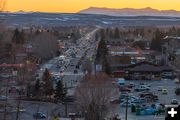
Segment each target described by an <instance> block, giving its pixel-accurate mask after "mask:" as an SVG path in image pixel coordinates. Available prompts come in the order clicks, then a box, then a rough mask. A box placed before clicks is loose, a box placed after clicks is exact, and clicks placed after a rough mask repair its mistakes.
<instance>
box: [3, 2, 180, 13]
mask: <svg viewBox="0 0 180 120" xmlns="http://www.w3.org/2000/svg"><path fill="white" fill-rule="evenodd" d="M89 7H106V8H116V9H118V8H145V7H151V8H154V9H158V10H169V9H174V10H178V11H180V0H7V6H6V10H7V11H11V12H15V11H19V10H23V11H34V12H36V11H39V12H65V13H76V12H78V11H80V10H82V9H86V8H89Z"/></svg>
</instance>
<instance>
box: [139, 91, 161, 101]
mask: <svg viewBox="0 0 180 120" xmlns="http://www.w3.org/2000/svg"><path fill="white" fill-rule="evenodd" d="M139 97H140V98H144V99H145V100H153V101H157V100H159V98H158V96H157V95H154V94H153V93H151V92H146V93H145V92H144V93H140V94H139Z"/></svg>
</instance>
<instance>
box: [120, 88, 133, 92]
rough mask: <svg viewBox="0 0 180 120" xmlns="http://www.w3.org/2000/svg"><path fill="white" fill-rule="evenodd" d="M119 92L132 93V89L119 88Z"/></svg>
mask: <svg viewBox="0 0 180 120" xmlns="http://www.w3.org/2000/svg"><path fill="white" fill-rule="evenodd" d="M119 91H121V92H131V89H129V88H127V87H119Z"/></svg>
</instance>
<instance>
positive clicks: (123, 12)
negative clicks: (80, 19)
mask: <svg viewBox="0 0 180 120" xmlns="http://www.w3.org/2000/svg"><path fill="white" fill-rule="evenodd" d="M79 13H82V14H102V15H110V16H180V11H176V10H157V9H153V8H151V7H146V8H140V9H136V8H122V9H115V8H98V7H89V8H87V9H84V10H81V11H80V12H79Z"/></svg>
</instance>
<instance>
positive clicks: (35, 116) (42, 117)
mask: <svg viewBox="0 0 180 120" xmlns="http://www.w3.org/2000/svg"><path fill="white" fill-rule="evenodd" d="M33 117H34V118H37V119H45V118H46V115H45V114H44V113H42V112H37V113H34V114H33Z"/></svg>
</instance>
